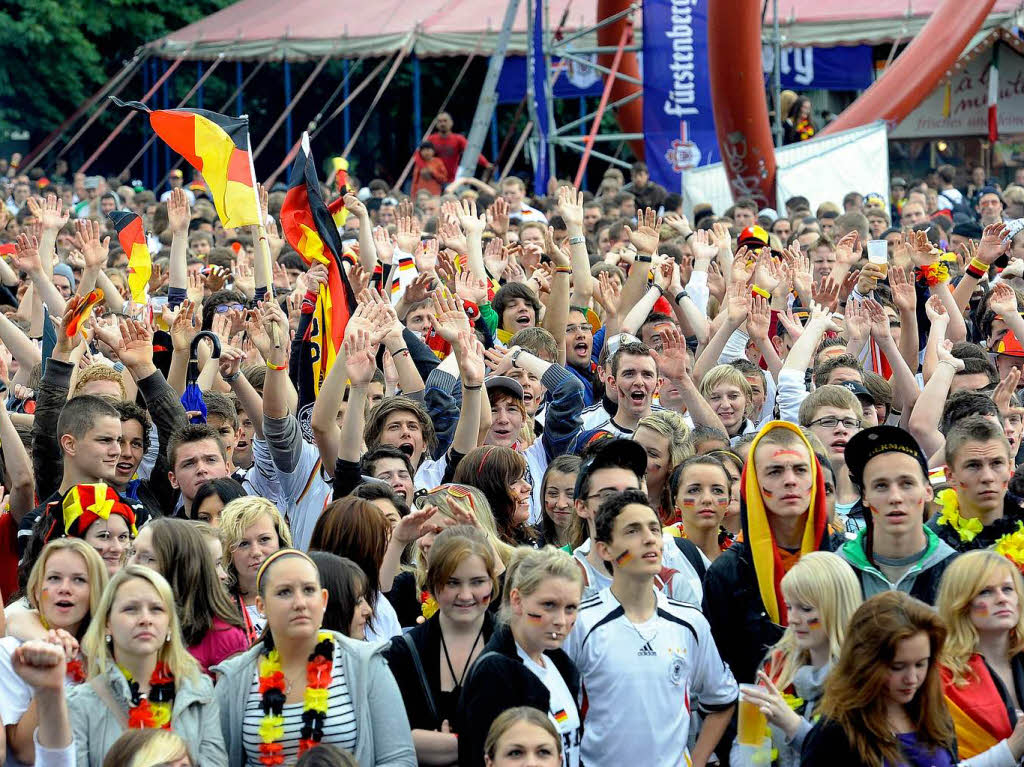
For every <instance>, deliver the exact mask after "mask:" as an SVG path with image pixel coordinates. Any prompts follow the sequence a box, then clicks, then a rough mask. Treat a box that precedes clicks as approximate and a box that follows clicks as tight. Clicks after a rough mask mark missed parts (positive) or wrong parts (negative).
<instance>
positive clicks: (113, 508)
mask: <svg viewBox="0 0 1024 767" xmlns="http://www.w3.org/2000/svg"><path fill="white" fill-rule="evenodd" d="M61 511H63V513H64V532H65V533H66V534H68V535H77V536H81V535H83V534H84V532H85V531H86V530H88V529H89V525H91V524H92V523H93V522H95V521H96V520H98V519H103V520H109V519H110V515H111V514H117V515H118V516H121V517H124V520H125V522H127V523H128V529H129V531H130V532H131V534H132V536H133V537H134V536H135V535H136V533H137V531H136V529H135V512H133V511H132V510H131V507H130V506H128V504H126V503H125V502H124V501H122V500H121V498H120V496H118V494H117V492H116V491H115V490H114V488H112V487H110V486H108V485H106V484H104V483H102V482H98V483H96V484H94V485H75V486H74V487H73V488H71V489H70V490H69V491H68V493H67V495H65V496H64V500H63V501H62V502H61ZM76 523H77V526H76V527H75V532H72V526H75V525H76Z"/></svg>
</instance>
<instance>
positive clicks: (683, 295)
mask: <svg viewBox="0 0 1024 767" xmlns="http://www.w3.org/2000/svg"><path fill="white" fill-rule="evenodd" d="M689 295H690V294H689V293H687V292H686V291H685V290H680V291H679V292H678V293H676V297H675V302H676V303H677V304H678V303H679V302H680V301H682V300H683V299H684V298H687V297H689Z"/></svg>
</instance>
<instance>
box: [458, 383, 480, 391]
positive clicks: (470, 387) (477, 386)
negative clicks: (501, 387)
mask: <svg viewBox="0 0 1024 767" xmlns="http://www.w3.org/2000/svg"><path fill="white" fill-rule="evenodd" d="M462 388H463V389H465V390H466V391H477V390H479V389H482V388H483V384H477V385H476V386H468V385H467V384H462Z"/></svg>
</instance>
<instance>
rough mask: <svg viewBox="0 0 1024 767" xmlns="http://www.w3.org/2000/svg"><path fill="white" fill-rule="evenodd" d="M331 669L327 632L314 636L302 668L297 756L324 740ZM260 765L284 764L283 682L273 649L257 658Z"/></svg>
mask: <svg viewBox="0 0 1024 767" xmlns="http://www.w3.org/2000/svg"><path fill="white" fill-rule="evenodd" d="M333 668H334V640H333V639H332V638H331V635H330V634H329V633H327V632H324V631H321V632H320V633H319V634H318V635H317V645H316V647H315V648H313V652H312V654H311V655H310V656H309V661H308V662H307V664H306V693H305V695H304V696H303V698H302V704H303V705H302V730H301V731H300V732H299V756H302V754H304V753H305V752H306V751H308V750H309V749H311V748H312V747H313V746H315V745H316V744H317V743H319V742H320V741H321V740H323V737H324V721H325V720H326V719H327V698H328V695H329V688H330V686H331V671H332V670H333ZM260 696H261V700H260V708H262V709H263V721H262V722H260V729H259V733H260V739H261V740H262V741H263V742H262V743H260V764H264V765H278V764H284V745H283V744H282V743H281V742H280V741H281V739H282V738H284V702H285V696H286V692H285V678H284V670H283V669H282V668H281V656H280V654H279V653H278V651H277V649H276V648H275V649H273V650H271V651H270V652H269V653H267V654H266V655H264V656H262V657H260Z"/></svg>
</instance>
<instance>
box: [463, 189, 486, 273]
mask: <svg viewBox="0 0 1024 767" xmlns="http://www.w3.org/2000/svg"><path fill="white" fill-rule="evenodd" d="M457 210H458V218H459V225H460V226H461V227H462V231H463V232H464V233H465V235H466V259H467V261H468V262H469V270H470V271H471V272H472V273H473V276H474V277H476V278H478V279H486V278H487V269H486V268H484V250H483V234H484V229H485V228H486V227H487V219H486V217H485V216H483V215H479V216H478V215H477V212H476V201H475V200H463V201H462V207H460V208H457Z"/></svg>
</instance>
